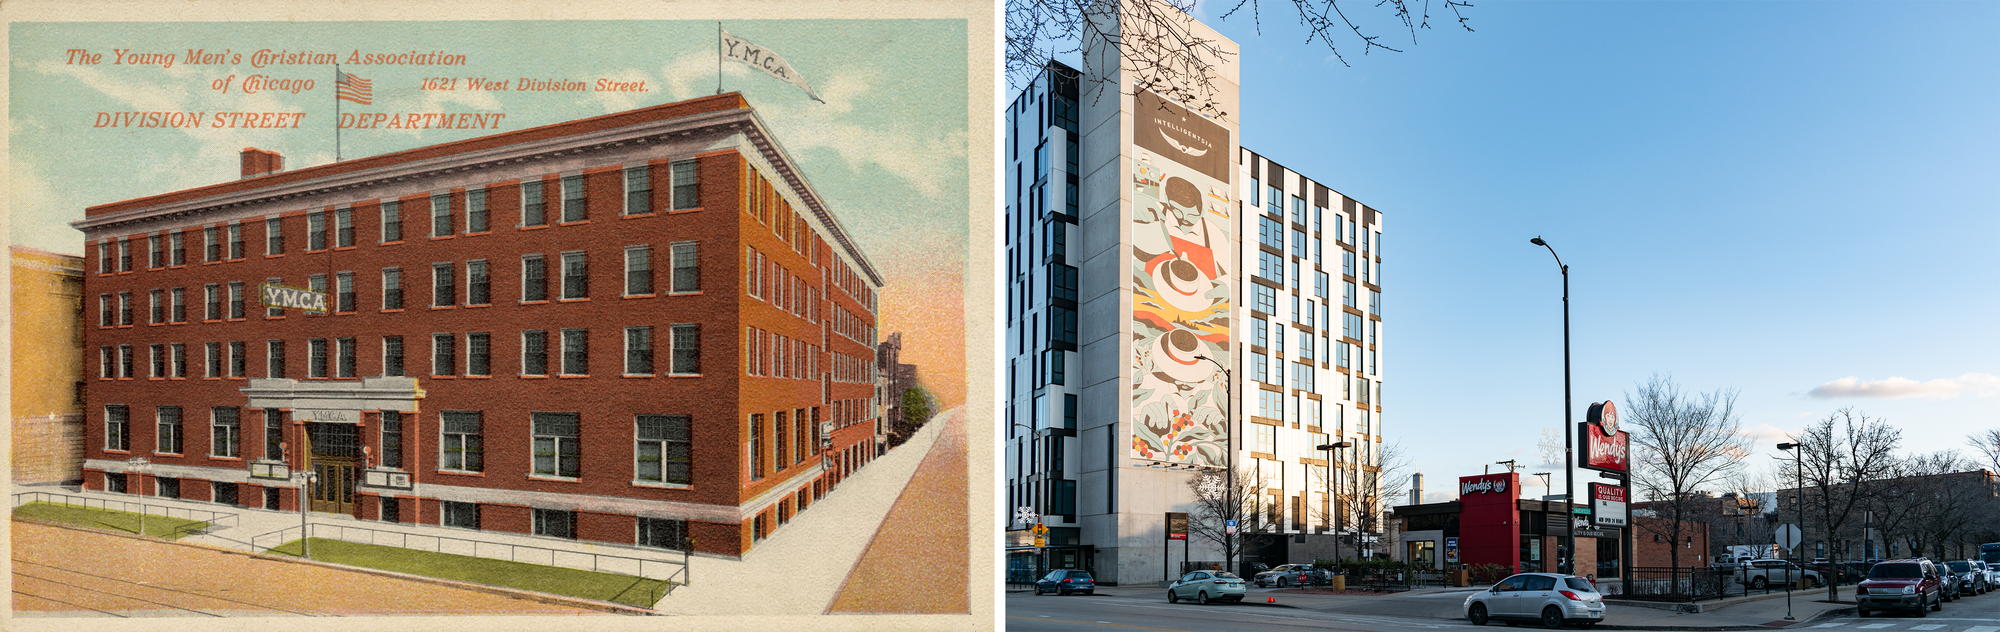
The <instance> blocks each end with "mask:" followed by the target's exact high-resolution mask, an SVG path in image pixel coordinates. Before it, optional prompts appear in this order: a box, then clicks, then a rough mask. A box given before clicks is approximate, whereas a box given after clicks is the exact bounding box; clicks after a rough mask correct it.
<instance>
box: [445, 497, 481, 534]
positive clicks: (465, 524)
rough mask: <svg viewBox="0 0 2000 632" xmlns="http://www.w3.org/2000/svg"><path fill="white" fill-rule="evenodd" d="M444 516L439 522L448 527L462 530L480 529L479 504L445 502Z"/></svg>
mask: <svg viewBox="0 0 2000 632" xmlns="http://www.w3.org/2000/svg"><path fill="white" fill-rule="evenodd" d="M442 513H443V515H442V516H440V518H439V522H441V523H443V524H444V526H447V527H457V528H460V529H477V528H479V504H478V503H461V502H453V501H449V500H447V501H444V508H443V509H442Z"/></svg>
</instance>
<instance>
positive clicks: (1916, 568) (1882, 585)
mask: <svg viewBox="0 0 2000 632" xmlns="http://www.w3.org/2000/svg"><path fill="white" fill-rule="evenodd" d="M1944 582H1945V579H1944V576H1943V575H1941V574H1939V573H1938V569H1937V566H1935V565H1933V564H1931V562H1930V560H1914V559H1909V560H1889V561H1886V562H1882V563H1880V564H1876V565H1875V567H1874V568H1871V569H1868V579H1864V580H1861V585H1859V586H1856V587H1855V588H1854V602H1855V605H1856V608H1855V614H1856V616H1861V617H1866V616H1868V613H1869V611H1872V610H1915V611H1916V613H1917V616H1919V617H1921V616H1924V614H1925V613H1926V612H1927V611H1931V610H1943V609H1944V594H1943V593H1944Z"/></svg>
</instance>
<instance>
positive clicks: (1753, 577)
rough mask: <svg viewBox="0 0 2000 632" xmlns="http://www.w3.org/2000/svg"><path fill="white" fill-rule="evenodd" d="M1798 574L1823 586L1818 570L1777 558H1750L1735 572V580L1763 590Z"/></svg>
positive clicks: (1815, 584)
mask: <svg viewBox="0 0 2000 632" xmlns="http://www.w3.org/2000/svg"><path fill="white" fill-rule="evenodd" d="M1800 576H1804V577H1805V578H1806V579H1808V580H1811V581H1812V585H1814V586H1825V585H1826V581H1825V580H1824V579H1823V578H1822V577H1821V576H1820V574H1819V572H1818V571H1814V570H1811V569H1807V568H1802V567H1800V566H1799V565H1797V564H1793V563H1791V562H1787V561H1785V560H1778V559H1761V560H1750V561H1749V562H1745V563H1744V564H1743V569H1742V570H1740V571H1738V572H1737V573H1736V581H1737V582H1738V583H1742V584H1748V585H1749V586H1750V587H1751V588H1752V589H1756V590H1763V589H1765V588H1767V587H1770V586H1773V585H1784V583H1785V582H1786V581H1795V580H1797V579H1798V578H1799V577H1800Z"/></svg>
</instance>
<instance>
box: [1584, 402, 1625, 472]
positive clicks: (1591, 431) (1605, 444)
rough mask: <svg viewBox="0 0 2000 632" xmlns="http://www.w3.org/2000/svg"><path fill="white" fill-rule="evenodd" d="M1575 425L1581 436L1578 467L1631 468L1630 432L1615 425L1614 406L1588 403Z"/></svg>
mask: <svg viewBox="0 0 2000 632" xmlns="http://www.w3.org/2000/svg"><path fill="white" fill-rule="evenodd" d="M1585 419H1588V420H1589V421H1585V422H1583V423H1581V424H1577V425H1578V426H1580V427H1579V428H1577V433H1576V434H1577V436H1578V437H1581V438H1582V439H1583V462H1581V463H1578V464H1577V466H1578V467H1582V468H1586V469H1592V470H1598V471H1601V472H1617V473H1619V474H1626V473H1629V472H1630V471H1631V454H1632V444H1631V441H1630V440H1629V437H1630V436H1631V433H1628V432H1624V431H1622V430H1619V429H1618V408H1617V407H1616V406H1614V405H1613V404H1612V403H1611V402H1608V401H1605V402H1597V403H1593V404H1591V405H1590V413H1589V414H1588V415H1587V416H1586V417H1585Z"/></svg>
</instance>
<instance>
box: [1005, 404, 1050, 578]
mask: <svg viewBox="0 0 2000 632" xmlns="http://www.w3.org/2000/svg"><path fill="white" fill-rule="evenodd" d="M1010 425H1012V426H1013V427H1015V428H1025V429H1027V431H1028V469H1029V470H1030V471H1033V472H1035V479H1037V480H1038V479H1040V478H1041V472H1040V468H1041V462H1040V461H1041V456H1042V455H1041V454H1040V453H1039V452H1038V451H1037V449H1038V448H1039V447H1040V446H1039V445H1037V441H1036V440H1037V439H1038V438H1039V437H1038V435H1040V434H1041V433H1040V432H1038V431H1037V429H1036V428H1035V427H1034V426H1030V425H1028V424H1024V423H1020V422H1010ZM1029 480H1030V479H1029V478H1028V472H1022V473H1021V482H1023V483H1026V482H1028V481H1029ZM1028 487H1029V489H1031V490H1034V489H1036V488H1035V486H1034V485H1029V486H1028ZM1037 491H1039V490H1037ZM1028 505H1029V506H1030V507H1033V508H1034V509H1035V522H1036V523H1040V522H1041V520H1042V495H1041V494H1040V493H1030V494H1028ZM1028 528H1029V529H1030V530H1033V529H1034V528H1035V525H1034V524H1030V525H1028ZM1041 548H1042V547H1036V551H1035V576H1036V577H1041V574H1042V571H1043V569H1044V568H1046V567H1047V564H1044V563H1042V560H1043V559H1044V554H1043V553H1042V552H1041Z"/></svg>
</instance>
